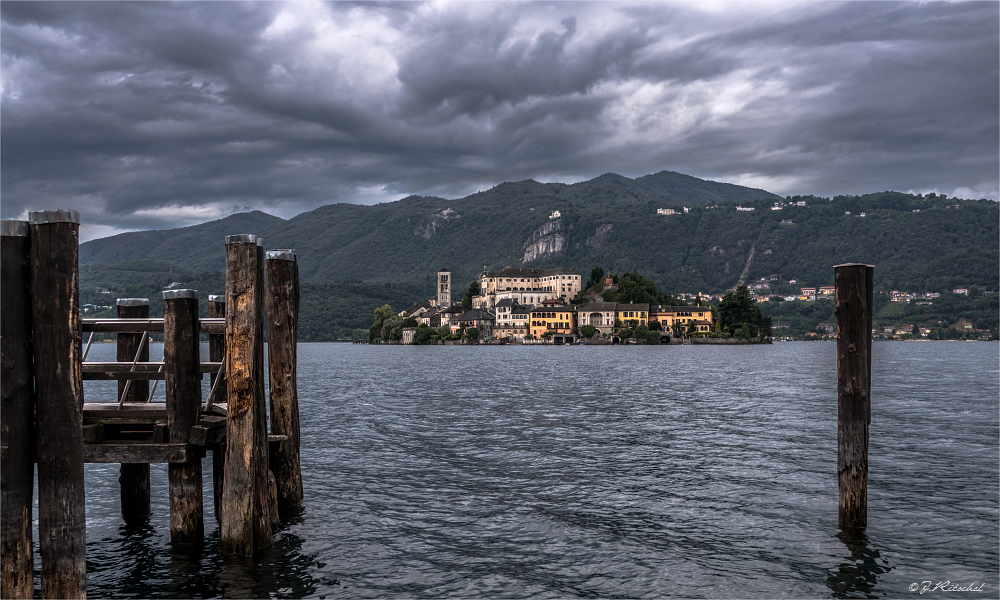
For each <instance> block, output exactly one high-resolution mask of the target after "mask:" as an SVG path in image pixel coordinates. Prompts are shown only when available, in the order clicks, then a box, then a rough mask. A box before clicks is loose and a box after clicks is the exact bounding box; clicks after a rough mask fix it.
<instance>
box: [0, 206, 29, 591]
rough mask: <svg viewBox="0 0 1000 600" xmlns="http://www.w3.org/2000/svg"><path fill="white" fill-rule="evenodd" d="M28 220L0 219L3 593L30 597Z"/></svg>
mask: <svg viewBox="0 0 1000 600" xmlns="http://www.w3.org/2000/svg"><path fill="white" fill-rule="evenodd" d="M28 231H29V230H28V222H27V221H7V220H4V221H3V222H2V223H0V261H2V265H0V273H2V275H0V280H2V281H3V285H2V286H0V311H2V314H0V363H2V367H0V369H2V370H0V438H2V440H0V492H2V505H0V513H2V516H0V557H2V558H0V574H2V575H0V596H2V597H3V598H31V597H32V593H33V589H32V574H33V570H34V561H33V559H32V547H31V495H32V486H33V482H34V477H35V382H34V379H33V374H32V364H31V363H32V354H33V350H32V344H31V300H30V295H29V280H30V272H31V269H30V267H31V264H30V252H31V239H30V237H29V235H28Z"/></svg>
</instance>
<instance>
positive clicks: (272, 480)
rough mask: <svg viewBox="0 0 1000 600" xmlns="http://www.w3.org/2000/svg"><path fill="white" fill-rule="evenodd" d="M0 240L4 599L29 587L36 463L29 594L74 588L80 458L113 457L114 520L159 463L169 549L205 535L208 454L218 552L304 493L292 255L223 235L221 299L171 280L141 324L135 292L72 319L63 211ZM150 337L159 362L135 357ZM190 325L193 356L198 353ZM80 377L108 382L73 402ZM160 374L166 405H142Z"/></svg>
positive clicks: (80, 576) (140, 512) (252, 536)
mask: <svg viewBox="0 0 1000 600" xmlns="http://www.w3.org/2000/svg"><path fill="white" fill-rule="evenodd" d="M0 233H2V243H3V255H2V258H3V263H2V267H3V283H4V284H3V288H2V290H3V298H2V301H3V302H2V328H3V330H2V336H0V341H2V349H0V350H2V351H0V358H2V367H3V372H2V377H3V379H2V382H0V383H2V407H0V408H2V434H3V439H2V473H0V475H2V481H0V488H2V491H3V509H2V524H0V525H2V527H0V530H2V540H0V541H2V550H3V560H2V589H0V593H2V594H3V597H4V598H30V597H31V596H32V569H33V566H34V565H33V562H32V560H33V559H32V540H31V533H32V523H31V519H32V511H31V506H32V485H33V476H34V463H36V462H37V464H38V490H39V498H38V505H39V508H38V531H39V540H38V543H39V548H40V555H41V562H42V564H41V588H42V597H44V598H82V597H85V596H86V520H85V497H84V468H83V465H84V463H88V462H90V463H119V464H120V465H121V476H120V479H119V481H120V483H121V510H122V517H123V519H124V521H125V522H126V523H127V524H135V523H141V522H143V521H144V520H145V519H146V518H147V517H148V515H149V511H150V491H149V490H150V485H149V477H150V470H149V465H150V463H167V464H168V479H169V490H170V492H169V493H170V539H171V542H172V543H173V544H174V545H178V546H181V545H193V544H201V543H203V541H204V517H203V515H204V500H203V498H204V490H203V489H202V458H204V457H205V456H206V455H207V453H208V452H211V453H212V469H213V481H214V488H213V490H212V497H213V502H214V505H215V514H216V517H217V518H218V519H219V523H220V525H219V527H220V531H221V541H222V551H223V553H225V554H243V555H249V554H252V553H253V551H254V550H256V549H260V548H263V547H266V546H269V545H270V544H271V539H272V535H273V531H274V528H276V527H277V526H278V525H279V524H280V522H279V514H280V511H284V510H287V509H288V508H290V507H293V506H296V505H298V504H299V503H301V502H302V498H303V490H302V475H301V467H300V459H299V414H298V395H297V389H296V386H297V381H296V360H297V355H296V343H297V335H298V304H299V302H298V289H299V282H298V265H297V263H296V257H295V253H294V252H293V251H291V250H280V251H274V252H269V253H268V254H267V258H266V260H265V254H264V250H263V247H262V243H261V240H260V239H259V238H257V237H256V236H253V235H236V236H228V237H227V238H226V290H225V296H210V297H209V302H208V314H209V317H208V318H199V316H198V315H199V307H198V292H197V291H195V290H186V289H179V290H167V291H165V292H164V293H163V298H162V302H163V318H157V319H154V318H149V300H148V299H146V298H121V299H119V300H118V303H117V309H118V311H117V316H118V318H116V319H81V318H80V312H79V290H78V286H79V272H78V261H77V249H78V242H79V239H78V237H79V216H78V214H77V213H76V211H67V210H61V211H39V212H33V213H31V214H30V219H29V221H28V222H23V221H4V222H3V224H2V232H0ZM265 273H266V279H265ZM265 282H266V283H265ZM265 292H267V293H265ZM265 318H266V319H267V324H266V326H267V328H268V329H267V330H268V334H269V336H270V344H269V345H270V353H269V361H268V362H269V364H268V365H265V363H264V339H263V335H264V327H265ZM95 333H113V334H117V355H116V359H117V360H116V361H115V362H93V361H91V362H87V361H86V359H85V357H86V354H87V353H88V352H89V348H90V343H89V341H88V343H87V345H86V349H85V348H84V344H83V339H84V338H85V337H87V338H89V339H91V340H92V339H93V335H94V334H95ZM152 333H162V334H163V361H162V362H150V361H149V340H150V334H152ZM203 334H207V337H208V344H209V361H208V362H202V361H201V359H200V341H201V336H202V335H203ZM265 369H267V373H269V376H270V379H271V398H270V406H271V419H270V431H268V421H267V410H266V409H267V405H266V404H265V398H264V377H265V376H266V375H265ZM206 374H207V375H209V378H210V390H211V391H210V392H209V394H208V397H207V398H204V399H203V398H202V379H203V378H204V376H205V375H206ZM84 380H117V381H118V393H117V398H113V399H111V398H107V399H101V401H98V402H86V403H85V402H84V393H83V381H84ZM160 381H162V382H163V386H164V392H165V395H166V402H165V403H162V402H153V401H152V399H153V396H154V392H155V390H156V387H157V385H158V384H159V382H160ZM151 382H152V383H151Z"/></svg>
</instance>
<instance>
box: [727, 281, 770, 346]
mask: <svg viewBox="0 0 1000 600" xmlns="http://www.w3.org/2000/svg"><path fill="white" fill-rule="evenodd" d="M717 312H718V314H719V325H720V327H721V329H723V330H725V331H728V332H729V333H731V334H735V333H736V332H737V330H742V327H743V325H744V324H745V325H746V326H747V329H748V330H749V334H748V335H747V339H749V338H751V337H756V336H757V332H758V330H759V323H761V320H762V316H761V314H760V309H759V308H757V303H756V302H754V300H753V298H752V297H751V296H750V290H748V289H747V286H745V285H741V286H739V287H738V288H736V291H734V292H729V293H728V294H726V295H725V296H723V298H722V302H720V303H719V308H718V311H717Z"/></svg>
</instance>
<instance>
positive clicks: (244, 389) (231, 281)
mask: <svg viewBox="0 0 1000 600" xmlns="http://www.w3.org/2000/svg"><path fill="white" fill-rule="evenodd" d="M263 258H264V257H263V248H262V247H261V245H260V240H259V239H258V238H257V236H254V235H231V236H227V237H226V391H227V395H226V397H227V402H226V405H227V418H226V469H225V483H224V484H223V489H222V526H221V537H222V552H223V553H224V554H244V555H249V554H252V553H253V551H254V549H257V548H263V547H266V546H269V545H270V544H271V520H270V514H269V510H268V506H269V505H268V498H269V493H268V471H267V462H268V461H267V423H266V420H265V419H266V415H265V409H266V405H265V403H264V335H263V334H264V332H263V314H264V307H263V304H264V282H263V274H264V264H263Z"/></svg>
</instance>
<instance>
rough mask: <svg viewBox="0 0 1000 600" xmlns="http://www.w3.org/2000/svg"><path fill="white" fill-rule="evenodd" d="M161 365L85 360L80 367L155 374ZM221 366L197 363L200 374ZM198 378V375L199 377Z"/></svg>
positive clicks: (91, 369)
mask: <svg viewBox="0 0 1000 600" xmlns="http://www.w3.org/2000/svg"><path fill="white" fill-rule="evenodd" d="M119 335H123V334H119ZM163 365H164V363H162V362H148V361H146V362H137V363H135V365H134V367H133V365H132V362H131V361H129V362H95V361H92V362H85V363H83V364H82V368H83V372H84V373H113V374H116V375H123V374H126V373H129V372H130V371H133V368H134V372H135V373H148V374H155V373H156V372H157V371H158V370H160V369H162V368H163ZM221 367H222V363H221V362H204V363H199V364H198V373H199V374H202V373H218V372H219V369H220V368H221ZM159 378H160V379H163V376H162V374H161V376H160V377H159ZM199 379H200V377H199ZM132 385H133V386H134V385H135V384H132ZM146 395H147V396H148V395H149V394H148V393H147V394H146ZM131 396H132V394H131V392H130V393H129V397H131ZM145 401H146V398H145V397H143V399H142V400H126V402H145Z"/></svg>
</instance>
